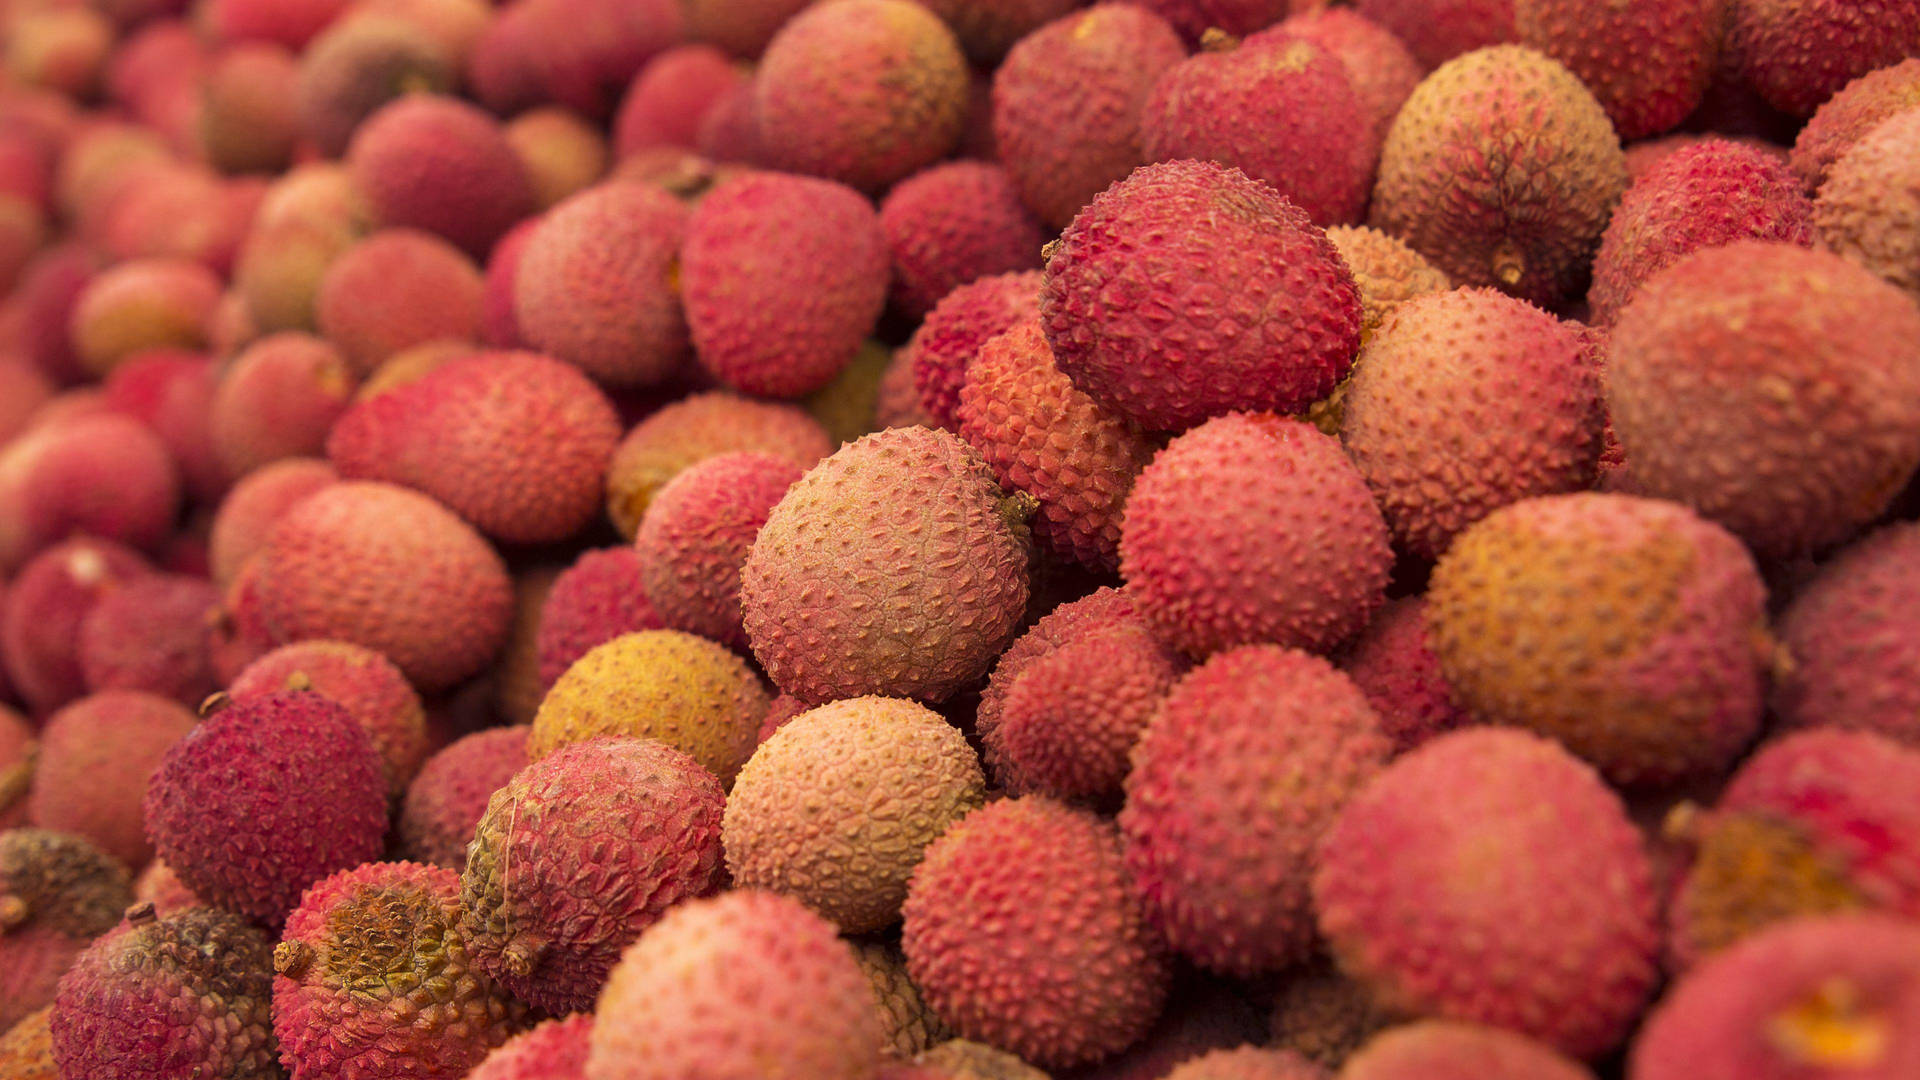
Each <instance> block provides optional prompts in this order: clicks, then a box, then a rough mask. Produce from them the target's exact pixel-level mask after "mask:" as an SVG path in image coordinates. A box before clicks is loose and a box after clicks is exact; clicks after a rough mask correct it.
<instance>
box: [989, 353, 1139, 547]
mask: <svg viewBox="0 0 1920 1080" xmlns="http://www.w3.org/2000/svg"><path fill="white" fill-rule="evenodd" d="M955 419H956V420H957V421H958V422H959V433H960V436H961V437H962V438H964V439H966V440H967V442H968V443H970V444H972V446H973V448H974V449H975V450H977V451H979V453H980V455H981V456H982V457H984V458H986V460H987V464H989V465H991V466H992V467H993V472H994V476H995V477H996V478H997V479H998V480H999V481H1000V483H1001V484H1002V485H1003V486H1004V487H1005V488H1006V489H1007V490H1010V491H1024V492H1026V493H1027V494H1029V495H1031V496H1033V497H1034V499H1035V500H1037V501H1038V502H1039V504H1040V509H1039V512H1038V513H1037V514H1036V515H1035V516H1034V519H1033V522H1032V524H1033V529H1034V532H1035V534H1036V535H1037V537H1038V539H1039V540H1040V541H1041V543H1042V544H1044V545H1045V546H1046V547H1047V549H1048V550H1050V551H1052V552H1053V553H1055V554H1057V555H1060V556H1062V557H1065V558H1070V559H1073V560H1075V561H1077V562H1079V563H1080V564H1081V565H1083V566H1086V567H1087V568H1089V569H1091V570H1096V571H1098V570H1106V571H1109V572H1111V571H1113V570H1115V569H1117V568H1118V567H1119V565H1120V517H1121V511H1122V510H1123V509H1124V507H1125V505H1126V500H1127V493H1128V492H1129V491H1131V490H1132V487H1133V480H1134V477H1136V476H1138V475H1139V473H1140V470H1141V469H1143V468H1145V467H1146V465H1147V462H1149V461H1150V460H1152V458H1153V451H1154V444H1153V442H1152V441H1151V440H1150V439H1149V438H1148V437H1147V436H1145V435H1143V434H1142V433H1141V432H1139V431H1138V430H1136V429H1135V428H1134V427H1133V426H1132V425H1131V424H1129V423H1127V422H1126V421H1125V420H1123V419H1121V418H1120V417H1119V416H1118V415H1117V414H1115V413H1114V412H1112V411H1111V410H1109V409H1106V408H1104V407H1102V406H1101V405H1100V404H1099V403H1098V402H1096V401H1094V400H1093V399H1092V398H1090V397H1088V396H1087V395H1086V394H1084V393H1082V392H1081V391H1080V390H1078V389H1076V388H1075V387H1074V385H1073V383H1072V381H1071V380H1069V379H1068V378H1067V377H1066V375H1064V374H1062V373H1061V371H1060V369H1059V368H1057V367H1055V366H1054V358H1053V350H1052V349H1050V348H1048V347H1047V339H1046V335H1045V334H1044V333H1043V332H1042V331H1041V328H1040V323H1039V321H1038V320H1028V321H1026V322H1023V323H1020V324H1019V325H1017V326H1015V327H1014V328H1012V329H1011V330H1009V331H1007V332H1006V333H1004V334H1002V335H1000V336H998V337H996V338H992V339H990V340H989V341H988V342H986V344H984V345H982V346H981V348H980V351H979V352H978V353H977V354H976V355H975V357H974V360H973V362H972V363H971V364H969V365H968V366H967V374H966V381H965V383H963V384H962V385H961V389H960V406H959V409H958V411H957V413H956V416H955Z"/></svg>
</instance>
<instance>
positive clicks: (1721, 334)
mask: <svg viewBox="0 0 1920 1080" xmlns="http://www.w3.org/2000/svg"><path fill="white" fill-rule="evenodd" d="M1916 342H1920V305H1916V304H1915V302H1914V301H1913V299H1912V298H1910V297H1908V296H1905V295H1902V294H1901V292H1900V290H1899V289H1897V288H1895V287H1894V286H1892V285H1889V284H1887V283H1886V282H1884V281H1881V280H1880V279H1878V278H1876V277H1875V276H1874V275H1873V274H1872V273H1871V272H1869V271H1867V270H1865V269H1863V268H1861V267H1859V266H1857V265H1855V264H1853V263H1851V262H1848V261H1847V260H1845V259H1843V258H1841V257H1839V256H1837V255H1833V254H1830V253H1827V252H1821V251H1806V250H1802V249H1800V248H1797V247H1794V246H1792V245H1787V244H1778V243H1764V242H1761V241H1741V242H1738V243H1734V244H1729V245H1727V246H1724V247H1718V248H1710V249H1707V250H1705V251H1699V252H1695V253H1694V254H1693V255H1691V256H1689V257H1687V258H1685V259H1683V260H1681V261H1680V262H1678V263H1675V264H1674V265H1673V266H1671V267H1669V268H1668V269H1667V270H1666V271H1664V272H1663V273H1661V274H1659V275H1657V276H1655V277H1654V278H1653V280H1651V281H1649V282H1647V284H1646V285H1645V286H1643V287H1642V289H1641V291H1640V294H1639V296H1638V298H1637V299H1636V300H1635V302H1634V303H1632V304H1631V305H1629V306H1628V307H1627V309H1626V311H1624V312H1623V313H1622V314H1621V317H1620V321H1619V322H1618V323H1617V324H1616V325H1615V327H1614V333H1613V338H1612V340H1611V342H1610V343H1609V345H1608V350H1607V351H1608V371H1607V380H1608V398H1607V401H1608V405H1609V407H1610V410H1611V413H1612V419H1613V426H1614V430H1615V432H1616V433H1617V434H1618V435H1619V439H1620V443H1621V445H1622V447H1624V449H1625V451H1626V456H1627V461H1628V466H1627V468H1628V473H1629V475H1630V481H1631V484H1632V487H1633V490H1635V491H1637V492H1640V493H1642V494H1646V495H1652V496H1657V497H1660V498H1667V499H1673V500H1675V501H1677V502H1682V503H1686V504H1687V505H1689V506H1692V507H1693V508H1695V509H1696V510H1698V511H1700V513H1702V514H1703V515H1705V516H1706V517H1709V518H1712V519H1713V520H1715V521H1718V522H1720V523H1721V524H1723V525H1725V526H1727V527H1728V528H1729V529H1731V530H1733V532H1735V533H1736V534H1738V535H1739V536H1740V538H1741V539H1743V540H1745V541H1746V542H1747V544H1748V546H1750V547H1751V548H1753V550H1754V552H1755V554H1757V555H1759V556H1761V557H1763V558H1767V557H1778V556H1786V555H1792V554H1798V553H1801V552H1806V551H1810V550H1813V549H1816V548H1818V547H1821V546H1823V545H1827V544H1831V543H1834V542H1836V541H1839V540H1842V539H1845V538H1846V537H1847V536H1848V535H1849V534H1850V533H1852V532H1853V531H1854V530H1855V529H1857V528H1859V527H1860V526H1861V525H1863V524H1865V523H1866V522H1868V521H1870V520H1872V519H1873V518H1874V517H1875V516H1876V515H1877V514H1878V513H1879V511H1880V510H1881V509H1882V508H1884V507H1885V506H1886V505H1887V503H1888V501H1889V500H1890V499H1891V498H1892V497H1893V494H1894V493H1895V492H1896V491H1898V490H1899V488H1900V486H1901V485H1902V484H1903V483H1905V482H1906V480H1907V478H1908V477H1909V476H1911V475H1912V474H1913V472H1914V468H1915V466H1916V465H1917V464H1920V424H1916V423H1915V420H1916V418H1917V417H1920V352H1916V350H1917V349H1920V346H1916V344H1915V343H1916Z"/></svg>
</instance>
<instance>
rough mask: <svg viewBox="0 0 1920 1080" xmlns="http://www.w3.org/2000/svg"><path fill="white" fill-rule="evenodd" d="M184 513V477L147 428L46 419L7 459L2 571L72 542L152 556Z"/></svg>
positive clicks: (122, 420)
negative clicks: (91, 541) (86, 539)
mask: <svg viewBox="0 0 1920 1080" xmlns="http://www.w3.org/2000/svg"><path fill="white" fill-rule="evenodd" d="M179 509H180V475H179V470H178V469H177V468H176V467H175V465H174V463H173V459H172V458H171V457H170V456H169V455H168V453H167V448H166V445H165V444H164V443H162V442H161V441H160V440H159V438H158V437H157V436H155V435H154V433H153V431H152V429H150V428H148V427H147V426H146V425H145V424H142V423H140V422H139V421H138V420H135V419H133V418H132V417H130V416H121V415H119V414H116V413H110V412H99V413H91V414H81V415H71V416H67V417H63V418H60V419H50V420H46V421H43V422H42V423H40V424H39V425H38V426H36V427H35V428H33V429H32V430H29V431H28V432H27V433H26V434H24V435H22V436H21V437H20V438H18V439H15V440H14V441H13V443H12V444H11V445H10V446H8V447H6V448H5V450H4V451H3V452H0V568H3V569H7V570H17V569H19V567H20V566H21V564H23V563H25V562H26V561H27V560H28V559H29V558H31V557H32V556H33V555H34V554H35V553H37V552H39V551H41V550H43V549H45V548H46V547H47V545H49V544H52V543H54V542H56V541H59V540H64V539H66V538H67V537H69V536H79V535H88V536H97V537H100V538H101V539H103V540H117V541H119V542H121V543H124V544H127V545H129V546H132V547H137V548H140V549H142V550H146V551H151V550H154V549H156V548H158V547H159V546H160V545H161V544H162V543H163V542H164V541H165V539H166V537H167V536H168V534H169V533H170V531H171V530H172V528H173V522H174V519H175V517H176V516H177V515H178V514H179Z"/></svg>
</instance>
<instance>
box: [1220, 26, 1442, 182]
mask: <svg viewBox="0 0 1920 1080" xmlns="http://www.w3.org/2000/svg"><path fill="white" fill-rule="evenodd" d="M1281 36H1291V37H1297V38H1304V39H1306V40H1307V41H1311V42H1313V43H1314V44H1316V45H1318V46H1320V47H1321V48H1323V49H1325V50H1327V51H1328V52H1330V53H1332V54H1333V55H1334V57H1335V58H1337V59H1338V60H1339V61H1340V63H1341V65H1342V66H1344V67H1345V68H1346V70H1347V81H1348V82H1349V83H1350V84H1351V85H1352V87H1353V92H1354V94H1356V95H1357V96H1358V97H1359V98H1360V105H1361V107H1362V108H1364V109H1365V110H1366V113H1367V115H1368V117H1370V118H1371V119H1372V120H1373V123H1374V138H1375V140H1376V142H1375V149H1376V150H1377V149H1378V147H1379V143H1380V142H1384V141H1385V140H1386V137H1387V130H1388V129H1389V128H1391V127H1392V126H1393V118H1394V117H1395V116H1396V115H1398V114H1399V112H1400V106H1401V104H1402V103H1403V102H1405V101H1406V100H1407V95H1408V94H1411V93H1413V88H1414V87H1416V86H1418V85H1420V79H1421V77H1422V76H1424V75H1425V74H1426V68H1424V67H1422V66H1421V64H1420V62H1419V61H1418V60H1415V59H1414V58H1413V54H1412V53H1411V52H1408V51H1407V47H1406V45H1404V44H1402V43H1401V41H1400V39H1399V38H1397V37H1395V36H1394V35H1393V33H1392V32H1391V31H1389V30H1388V29H1387V28H1386V27H1384V26H1381V25H1380V24H1379V23H1376V22H1374V21H1372V20H1371V19H1368V18H1367V17H1366V16H1364V15H1361V14H1359V13H1357V12H1355V11H1354V10H1353V9H1351V8H1322V9H1320V10H1317V11H1316V10H1306V11H1301V12H1300V13H1299V14H1297V15H1293V16H1291V17H1289V18H1287V19H1283V20H1281V21H1280V22H1279V23H1278V24H1276V25H1275V26H1274V27H1273V29H1271V30H1268V31H1266V32H1264V33H1261V34H1256V35H1254V36H1253V37H1252V38H1249V39H1248V41H1249V43H1258V42H1262V41H1267V40H1269V39H1272V38H1276V37H1281Z"/></svg>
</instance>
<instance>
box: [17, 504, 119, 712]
mask: <svg viewBox="0 0 1920 1080" xmlns="http://www.w3.org/2000/svg"><path fill="white" fill-rule="evenodd" d="M150 572H151V568H150V567H148V565H147V562H146V560H145V559H142V558H141V557H140V556H139V555H137V554H135V553H134V552H132V551H129V550H127V549H126V548H124V547H121V546H120V545H119V544H113V543H108V542H106V541H103V540H89V539H86V538H80V539H76V540H67V541H63V542H61V543H58V544H55V545H54V546H52V547H50V548H48V549H46V550H45V551H42V552H41V553H40V554H39V555H36V556H35V557H34V558H33V560H32V561H30V562H28V563H27V565H26V566H24V567H22V568H21V570H20V573H19V575H18V576H16V577H15V578H14V579H13V581H12V582H11V583H9V585H8V587H7V592H6V608H5V610H4V611H0V659H4V660H5V662H6V665H7V675H8V677H9V679H10V680H11V682H12V683H13V688H14V691H15V692H16V693H17V694H19V696H20V699H21V700H22V701H23V702H25V703H26V704H27V705H28V706H29V707H31V708H32V709H33V711H35V712H37V713H41V714H45V713H49V712H52V711H53V710H54V709H57V708H59V707H60V706H62V705H65V704H66V703H67V702H69V701H72V700H74V699H75V698H77V697H80V696H81V695H82V694H84V693H86V691H87V685H86V676H85V673H84V672H83V671H82V669H81V666H80V627H81V624H82V623H83V622H84V621H85V619H86V616H87V613H88V612H89V611H91V610H92V609H93V606H94V605H95V604H96V603H98V602H99V600H100V597H101V596H103V595H105V594H106V593H107V592H108V591H111V590H112V589H115V588H117V587H119V586H120V585H122V584H124V583H126V582H129V581H132V580H134V579H136V578H139V577H143V576H145V575H146V574H148V573H150Z"/></svg>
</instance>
